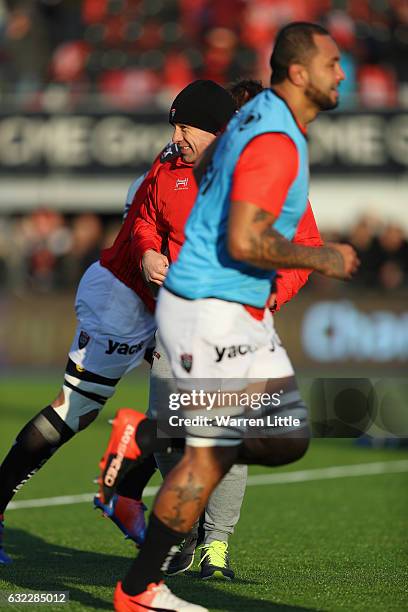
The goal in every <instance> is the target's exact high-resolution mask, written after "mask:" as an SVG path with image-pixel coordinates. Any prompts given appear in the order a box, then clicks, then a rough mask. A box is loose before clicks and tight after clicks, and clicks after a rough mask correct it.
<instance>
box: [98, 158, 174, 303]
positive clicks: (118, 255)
mask: <svg viewBox="0 0 408 612" xmlns="http://www.w3.org/2000/svg"><path fill="white" fill-rule="evenodd" d="M161 165H162V163H161V161H160V155H158V156H157V158H156V159H155V161H154V162H153V165H152V167H151V169H150V171H149V173H148V174H147V176H146V178H145V179H144V181H143V183H142V184H141V185H140V187H139V189H138V190H137V191H136V193H135V196H134V198H133V202H132V205H131V207H130V208H129V212H128V214H127V217H126V220H125V222H124V223H123V225H122V227H121V229H120V231H119V234H118V235H117V236H116V240H115V242H114V243H113V245H112V246H111V247H109V248H107V249H103V251H102V252H101V257H100V263H101V265H102V266H104V267H105V268H108V270H110V271H111V272H112V274H114V275H115V276H116V277H117V278H118V279H119V280H120V281H122V283H124V284H125V285H127V287H129V288H130V289H133V291H134V292H135V293H137V295H138V296H139V297H140V298H141V299H142V300H143V302H144V304H145V305H146V306H147V308H148V309H149V310H150V311H151V312H154V309H155V299H154V296H153V294H152V292H151V290H150V289H149V287H148V286H147V284H146V283H145V281H144V279H143V277H142V274H141V270H140V265H138V257H137V255H136V252H135V251H136V246H137V244H136V241H135V240H134V237H133V230H134V224H135V220H136V219H137V216H138V214H139V211H140V206H141V204H142V203H143V202H144V199H145V198H146V194H147V190H148V188H149V185H150V184H151V182H152V181H153V179H154V177H155V176H156V174H157V172H158V170H159V168H160V167H161ZM155 248H156V250H158V251H160V248H161V241H160V238H159V237H157V240H156V243H155Z"/></svg>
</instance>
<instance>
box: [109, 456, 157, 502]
mask: <svg viewBox="0 0 408 612" xmlns="http://www.w3.org/2000/svg"><path fill="white" fill-rule="evenodd" d="M134 463H135V465H134V466H132V467H131V468H130V469H129V470H128V471H127V472H126V474H125V475H124V477H123V478H122V480H121V481H120V482H119V484H118V488H117V493H118V495H123V496H124V497H130V498H131V499H142V495H143V491H144V488H145V486H146V485H147V483H148V482H149V480H150V478H151V477H152V476H153V474H154V473H155V471H156V469H157V464H156V459H155V458H154V455H149V456H148V457H146V458H145V459H143V460H142V461H140V462H139V461H135V462H134Z"/></svg>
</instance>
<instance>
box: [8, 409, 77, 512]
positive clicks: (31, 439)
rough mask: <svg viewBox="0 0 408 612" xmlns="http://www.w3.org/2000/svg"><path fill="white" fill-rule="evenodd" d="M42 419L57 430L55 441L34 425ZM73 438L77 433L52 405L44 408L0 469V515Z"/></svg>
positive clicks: (11, 450)
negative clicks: (56, 452) (20, 490)
mask: <svg viewBox="0 0 408 612" xmlns="http://www.w3.org/2000/svg"><path fill="white" fill-rule="evenodd" d="M39 418H41V419H43V420H44V422H45V423H48V424H49V426H50V427H53V428H54V429H53V431H54V432H55V435H56V438H55V440H54V441H53V442H50V441H49V440H47V439H46V438H45V437H44V436H43V435H42V433H41V432H40V431H39V430H38V428H37V427H36V425H34V422H36V421H37V423H38V419H39ZM49 419H51V421H50V420H49ZM58 430H59V431H58ZM73 435H74V432H73V431H72V430H70V429H69V427H67V425H66V424H65V423H64V422H63V420H62V419H61V418H60V417H59V416H58V415H57V414H56V412H55V410H54V409H53V408H52V407H51V406H47V407H46V408H44V410H42V411H41V412H40V413H39V414H38V415H37V416H35V417H34V418H33V419H32V420H31V421H29V422H28V423H27V424H26V425H25V426H24V427H23V429H22V430H21V431H20V433H19V434H18V436H17V438H16V441H15V443H14V445H13V446H12V447H11V449H10V450H9V452H8V454H7V456H6V457H5V459H4V461H3V463H2V464H1V466H0V514H3V512H4V511H5V509H6V507H7V504H8V503H9V501H10V500H11V499H12V497H13V496H14V494H15V493H17V490H18V489H19V488H20V487H21V486H22V485H23V484H24V483H25V482H27V480H29V479H30V478H31V476H33V475H34V474H35V472H37V471H38V470H39V469H40V468H41V467H42V466H43V465H44V463H45V462H46V461H47V459H49V458H50V457H51V455H53V453H54V452H55V451H56V449H57V448H59V447H60V446H61V445H62V444H63V443H64V442H66V441H67V440H68V439H69V438H71V437H72V436H73Z"/></svg>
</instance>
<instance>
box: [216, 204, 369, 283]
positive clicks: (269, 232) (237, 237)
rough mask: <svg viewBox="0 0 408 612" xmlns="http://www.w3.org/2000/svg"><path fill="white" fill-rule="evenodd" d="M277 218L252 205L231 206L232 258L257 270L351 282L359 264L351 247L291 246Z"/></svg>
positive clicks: (334, 244) (229, 242) (331, 245)
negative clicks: (301, 271) (311, 273)
mask: <svg viewBox="0 0 408 612" xmlns="http://www.w3.org/2000/svg"><path fill="white" fill-rule="evenodd" d="M275 219H276V217H275V216H274V215H273V214H271V213H269V212H266V211H264V210H262V209H261V208H259V207H258V206H255V205H254V204H251V203H250V202H239V201H235V202H232V203H231V209H230V217H229V225H228V248H229V252H230V255H231V257H233V258H234V259H237V260H239V261H245V262H246V263H249V264H251V265H253V266H255V267H257V268H262V269H266V270H270V269H275V268H311V269H313V270H316V271H317V272H320V273H321V274H324V275H325V276H330V277H332V278H338V279H348V278H350V277H351V275H352V274H353V273H354V272H355V271H356V270H357V268H358V265H359V263H360V262H359V260H358V258H357V255H356V253H355V251H354V249H353V248H352V247H351V246H350V245H347V244H337V243H332V244H326V245H325V246H321V247H308V246H303V245H299V244H295V243H293V242H290V241H289V240H287V239H286V238H284V237H283V236H282V235H281V234H279V232H277V231H276V230H275V229H273V227H272V225H273V223H274V221H275Z"/></svg>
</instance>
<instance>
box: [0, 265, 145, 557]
mask: <svg viewBox="0 0 408 612" xmlns="http://www.w3.org/2000/svg"><path fill="white" fill-rule="evenodd" d="M108 306H109V307H108ZM75 308H76V313H77V319H78V328H77V332H76V336H75V339H74V342H73V344H72V346H71V350H70V358H69V361H68V365H67V369H66V372H65V379H64V384H63V386H62V389H61V391H60V393H59V395H58V397H57V398H56V399H55V400H54V401H53V402H52V403H51V404H49V405H48V406H46V407H45V408H44V409H43V410H41V411H40V412H39V413H38V414H37V415H36V416H35V417H34V418H33V419H31V420H30V421H29V422H28V423H27V424H26V425H25V426H24V427H23V429H22V430H21V431H20V433H19V434H18V435H17V438H16V440H15V442H14V444H13V446H12V448H11V449H10V451H9V453H8V455H7V456H6V458H5V459H4V461H3V463H2V465H1V466H0V516H1V519H0V520H1V521H2V520H3V517H2V515H3V513H4V510H5V509H6V507H7V505H8V503H9V501H10V500H11V499H12V497H13V495H14V494H15V493H16V492H17V491H18V490H19V489H20V488H21V486H22V485H23V484H24V483H25V482H26V481H27V480H28V479H29V478H31V476H32V475H33V474H35V473H36V472H37V471H38V470H39V469H40V468H41V467H42V466H43V465H44V463H45V462H46V461H47V460H48V459H49V458H50V457H51V456H52V455H53V454H54V453H55V451H56V450H57V449H58V448H60V447H61V446H62V445H63V444H64V443H65V442H67V441H68V440H69V439H71V438H72V437H73V436H74V435H75V433H77V432H78V431H81V430H83V429H85V428H86V427H87V426H88V425H89V424H90V423H91V422H92V421H93V420H94V419H95V418H96V416H97V415H98V414H99V412H100V410H101V409H102V408H103V406H104V404H105V402H106V400H107V399H108V398H109V397H111V396H112V395H113V393H114V391H115V385H116V383H117V382H118V381H119V380H120V378H121V376H122V375H123V374H124V373H126V372H127V371H129V370H130V369H132V368H133V367H136V365H138V363H140V361H141V360H142V359H143V354H144V350H145V348H146V346H147V345H148V343H149V340H150V338H151V336H152V334H153V332H154V329H155V323H154V319H153V317H152V316H151V315H150V314H149V313H147V312H146V311H145V308H144V306H143V304H141V302H140V300H139V298H138V297H137V296H136V295H135V294H134V293H133V292H132V291H131V290H130V289H128V288H127V287H126V286H125V285H123V284H122V283H121V282H120V281H118V279H116V278H115V277H114V276H113V275H112V274H111V273H110V272H109V271H108V270H106V269H104V268H102V266H100V264H99V263H97V264H93V265H92V266H91V267H90V268H88V270H87V271H86V272H85V274H84V276H83V277H82V279H81V282H80V284H79V287H78V292H77V297H76V303H75ZM121 309H122V310H123V309H124V312H121ZM110 320H112V321H113V329H112V324H110V323H109V322H110ZM118 325H119V326H124V329H123V330H121V329H120V328H118V327H117V326H118ZM115 326H116V327H115ZM136 330H137V331H136ZM121 331H122V334H120V332H121ZM118 332H119V333H118ZM112 337H113V338H115V340H112ZM116 338H118V339H116ZM135 338H136V340H135ZM128 339H129V340H128ZM120 340H122V341H120ZM126 340H128V341H127V342H126ZM131 341H132V342H134V343H133V344H131ZM125 345H126V346H127V347H128V350H127V351H125V348H126V347H125ZM121 346H122V351H121V352H118V351H117V350H116V349H118V348H120V347H121ZM113 349H115V350H113ZM1 531H2V530H1ZM0 546H1V542H0ZM0 563H1V556H0Z"/></svg>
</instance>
